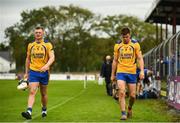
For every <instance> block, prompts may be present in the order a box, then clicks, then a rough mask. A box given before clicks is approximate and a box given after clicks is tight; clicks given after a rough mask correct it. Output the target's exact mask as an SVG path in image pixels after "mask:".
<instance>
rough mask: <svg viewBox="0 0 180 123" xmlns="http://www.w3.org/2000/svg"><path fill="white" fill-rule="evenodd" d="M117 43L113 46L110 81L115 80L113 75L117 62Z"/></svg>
mask: <svg viewBox="0 0 180 123" xmlns="http://www.w3.org/2000/svg"><path fill="white" fill-rule="evenodd" d="M117 47H118V44H116V45H115V46H114V58H113V62H112V71H111V81H114V80H115V75H116V69H117V64H118V50H117V49H118V48H117Z"/></svg>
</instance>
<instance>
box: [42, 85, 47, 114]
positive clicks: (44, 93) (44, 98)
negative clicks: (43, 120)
mask: <svg viewBox="0 0 180 123" xmlns="http://www.w3.org/2000/svg"><path fill="white" fill-rule="evenodd" d="M40 92H41V103H42V117H45V116H46V115H47V102H48V95H47V85H42V84H40Z"/></svg>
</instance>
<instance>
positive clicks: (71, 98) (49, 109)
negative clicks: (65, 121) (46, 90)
mask: <svg viewBox="0 0 180 123" xmlns="http://www.w3.org/2000/svg"><path fill="white" fill-rule="evenodd" d="M84 91H85V89H83V90H82V91H80V92H79V94H77V95H75V96H73V97H70V98H69V99H67V100H65V101H64V102H61V103H59V104H57V105H54V106H52V107H50V108H48V109H47V111H51V110H53V109H55V108H57V107H59V106H61V105H63V104H66V103H67V102H69V101H71V100H73V99H75V98H77V97H78V96H80V95H81V94H82V93H84ZM39 116H41V113H40V114H37V115H35V116H33V118H32V119H35V118H37V117H39ZM32 119H31V120H32ZM31 120H26V121H24V122H23V123H28V122H30V121H31Z"/></svg>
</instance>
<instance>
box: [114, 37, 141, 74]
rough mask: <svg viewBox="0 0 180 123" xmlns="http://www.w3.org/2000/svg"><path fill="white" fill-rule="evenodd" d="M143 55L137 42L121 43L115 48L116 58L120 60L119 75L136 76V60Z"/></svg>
mask: <svg viewBox="0 0 180 123" xmlns="http://www.w3.org/2000/svg"><path fill="white" fill-rule="evenodd" d="M139 53H141V50H140V45H139V43H138V42H137V41H132V40H131V41H130V42H129V43H128V44H125V43H123V42H121V43H120V44H115V46H114V56H115V57H117V58H118V65H117V71H116V72H117V73H130V74H136V58H137V55H138V54H139Z"/></svg>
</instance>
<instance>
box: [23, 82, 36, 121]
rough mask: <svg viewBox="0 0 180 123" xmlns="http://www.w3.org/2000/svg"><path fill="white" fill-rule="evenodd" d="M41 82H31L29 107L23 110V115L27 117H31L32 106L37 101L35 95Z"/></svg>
mask: <svg viewBox="0 0 180 123" xmlns="http://www.w3.org/2000/svg"><path fill="white" fill-rule="evenodd" d="M38 86H39V82H30V83H29V97H28V107H27V111H26V112H22V116H23V117H24V118H26V119H31V114H32V107H33V105H34V102H35V95H36V93H37V90H38Z"/></svg>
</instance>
